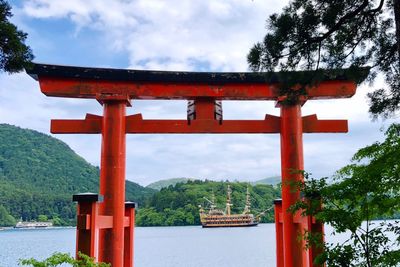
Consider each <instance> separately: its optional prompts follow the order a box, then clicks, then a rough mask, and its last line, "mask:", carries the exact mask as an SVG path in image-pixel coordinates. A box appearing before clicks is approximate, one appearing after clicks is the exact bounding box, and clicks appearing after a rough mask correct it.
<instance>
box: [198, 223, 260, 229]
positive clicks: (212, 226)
mask: <svg viewBox="0 0 400 267" xmlns="http://www.w3.org/2000/svg"><path fill="white" fill-rule="evenodd" d="M257 225H258V223H249V224H203V225H202V227H203V228H221V227H251V226H257Z"/></svg>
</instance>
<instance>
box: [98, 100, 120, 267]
mask: <svg viewBox="0 0 400 267" xmlns="http://www.w3.org/2000/svg"><path fill="white" fill-rule="evenodd" d="M125 110H126V101H123V100H108V101H106V102H104V115H103V125H102V126H103V127H102V148H101V163H100V164H101V166H100V194H101V195H103V196H104V202H103V203H102V204H101V206H100V213H101V214H102V215H106V216H107V215H108V216H112V223H113V225H112V228H111V229H105V230H102V231H103V232H102V234H101V235H100V251H99V261H102V262H106V263H111V266H123V265H124V217H125V208H124V203H125V158H126V156H125V155H126V142H125V139H126V136H125V132H126V130H125V112H126V111H125Z"/></svg>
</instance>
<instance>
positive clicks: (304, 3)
mask: <svg viewBox="0 0 400 267" xmlns="http://www.w3.org/2000/svg"><path fill="white" fill-rule="evenodd" d="M267 23H268V26H267V28H268V31H267V34H266V35H265V37H264V40H263V41H262V42H259V43H256V44H255V45H254V46H253V47H252V48H251V50H250V52H249V54H248V56H247V60H248V63H249V65H250V68H251V69H252V70H254V71H259V70H268V71H273V70H280V71H289V70H299V69H302V70H319V69H320V68H327V69H336V68H344V67H349V68H354V67H360V66H366V65H370V66H371V72H370V75H369V80H370V81H372V80H373V79H374V78H375V77H376V75H377V73H379V72H381V73H383V74H384V76H385V80H386V83H387V85H388V88H380V89H377V90H375V91H374V92H372V93H370V94H369V98H370V112H371V113H372V114H373V115H374V116H375V117H377V116H379V115H382V116H383V117H389V116H390V115H393V113H394V112H395V111H396V110H398V109H399V108H400V79H399V77H400V0H351V1H342V0H331V1H325V0H292V1H291V2H290V3H289V4H288V6H286V7H285V8H284V9H283V11H282V13H281V14H273V15H271V16H270V17H269V19H268V21H267ZM360 75H362V74H360Z"/></svg>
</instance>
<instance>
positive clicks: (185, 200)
mask: <svg viewBox="0 0 400 267" xmlns="http://www.w3.org/2000/svg"><path fill="white" fill-rule="evenodd" d="M228 184H229V185H230V186H231V189H232V204H233V206H232V212H233V213H241V212H242V211H243V208H244V205H245V198H246V188H247V186H249V189H250V196H251V203H252V212H253V213H254V214H259V213H260V212H262V211H265V210H267V209H270V208H271V207H272V203H273V200H274V199H276V198H279V197H280V193H281V192H280V188H278V187H276V186H272V185H265V184H258V185H254V186H252V185H249V184H248V183H243V182H215V181H207V180H206V181H200V180H194V181H191V180H190V181H187V182H185V183H178V184H176V185H175V186H169V187H166V188H162V189H161V190H160V191H159V192H156V193H155V194H154V195H153V197H151V198H150V199H149V200H148V201H147V202H146V204H145V207H143V208H141V209H140V210H139V213H138V214H137V219H136V223H137V225H139V226H159V225H165V226H166V225H194V224H200V218H199V207H198V205H202V206H203V207H206V208H207V206H208V202H207V201H206V200H205V199H204V197H206V198H208V199H210V198H211V195H212V193H213V192H214V194H215V199H216V204H217V206H218V207H219V208H222V209H224V205H225V203H226V190H227V185H228ZM263 221H264V222H272V221H273V210H272V209H270V210H269V212H267V213H266V216H264V217H263Z"/></svg>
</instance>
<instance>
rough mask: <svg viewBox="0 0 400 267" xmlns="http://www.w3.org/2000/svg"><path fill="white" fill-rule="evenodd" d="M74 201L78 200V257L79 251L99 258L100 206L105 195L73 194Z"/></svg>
mask: <svg viewBox="0 0 400 267" xmlns="http://www.w3.org/2000/svg"><path fill="white" fill-rule="evenodd" d="M72 200H73V201H77V202H78V205H77V218H76V220H77V226H76V257H77V258H78V252H81V253H83V254H85V255H88V256H90V257H92V258H95V259H98V245H99V244H98V243H99V229H98V227H97V222H98V218H99V214H98V211H99V210H98V207H99V203H101V202H102V201H103V197H102V196H101V195H98V194H92V193H84V194H77V195H73V197H72Z"/></svg>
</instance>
